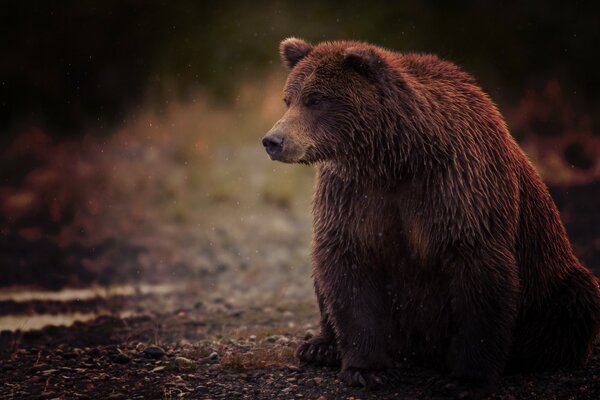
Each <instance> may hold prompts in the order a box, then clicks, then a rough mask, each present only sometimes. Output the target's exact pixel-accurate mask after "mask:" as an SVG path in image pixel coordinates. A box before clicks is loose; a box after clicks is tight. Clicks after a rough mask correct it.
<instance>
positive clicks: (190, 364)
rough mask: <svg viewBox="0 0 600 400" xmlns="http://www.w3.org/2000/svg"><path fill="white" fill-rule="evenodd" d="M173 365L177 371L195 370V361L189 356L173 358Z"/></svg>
mask: <svg viewBox="0 0 600 400" xmlns="http://www.w3.org/2000/svg"><path fill="white" fill-rule="evenodd" d="M173 367H175V369H177V370H178V371H182V372H193V371H195V370H196V363H195V362H194V361H192V360H190V359H189V358H185V357H175V360H173Z"/></svg>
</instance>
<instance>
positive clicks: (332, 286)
mask: <svg viewBox="0 0 600 400" xmlns="http://www.w3.org/2000/svg"><path fill="white" fill-rule="evenodd" d="M280 50H281V55H282V58H283V60H284V62H285V63H286V64H287V65H288V67H290V69H291V71H290V75H289V78H288V82H287V85H286V88H285V91H284V98H285V101H286V102H287V103H288V104H289V108H288V111H287V112H286V114H285V115H284V117H283V118H282V119H281V120H280V121H279V122H278V123H277V124H275V126H274V127H273V129H272V131H271V132H270V134H273V133H274V132H275V133H278V134H281V135H283V136H284V137H285V143H284V149H283V152H282V154H281V155H279V156H277V157H275V159H278V160H281V161H284V162H300V163H309V164H315V165H316V169H317V184H316V192H315V196H314V203H313V216H314V237H313V242H312V265H313V275H314V281H315V290H316V294H317V298H318V301H319V306H320V310H321V334H320V335H319V336H318V337H316V338H314V339H312V341H309V342H307V343H306V344H304V345H302V346H301V347H300V348H299V350H298V355H299V357H300V359H301V360H302V361H305V362H312V363H321V364H336V363H338V362H340V360H341V369H342V377H343V378H344V380H345V381H346V382H348V383H350V384H365V385H370V384H373V385H376V384H377V383H380V382H381V381H382V380H385V374H383V375H381V374H380V375H377V374H378V373H379V371H386V370H388V369H389V368H390V367H392V366H393V363H394V361H396V360H403V359H405V358H407V359H410V360H412V361H413V362H417V363H421V364H425V365H429V366H434V367H439V368H441V369H443V370H445V371H447V372H448V373H449V374H450V375H449V376H450V378H449V381H448V382H449V384H448V385H447V386H446V388H447V389H448V390H450V391H451V393H453V394H454V395H456V396H459V397H460V396H462V395H465V394H466V395H472V396H476V394H477V393H483V392H485V391H486V390H489V389H490V388H491V387H493V386H494V384H495V383H497V381H498V379H499V377H500V376H501V374H502V373H503V372H504V371H534V370H535V371H537V370H543V369H544V370H545V369H555V368H568V367H575V366H579V365H582V364H583V363H584V362H585V361H586V359H587V357H588V355H589V353H590V350H591V347H592V344H593V341H594V339H595V338H596V337H597V335H598V330H599V328H600V291H599V289H598V284H597V282H596V280H595V279H594V277H593V276H592V274H591V273H590V272H589V271H588V270H587V269H586V268H584V267H583V266H582V265H581V264H580V263H579V261H578V260H577V258H576V257H575V255H574V254H573V251H572V249H571V245H570V244H569V241H568V239H567V235H566V233H565V230H564V228H563V225H562V223H561V221H560V218H559V214H558V212H557V210H556V207H555V205H554V202H553V201H552V199H551V198H550V195H549V194H548V190H547V188H546V186H545V185H544V183H543V182H542V180H541V179H540V177H539V175H538V174H537V172H536V171H535V169H534V168H533V166H532V165H531V163H530V162H529V161H528V160H527V158H526V156H525V155H524V153H523V152H522V151H521V149H520V148H519V147H518V145H517V144H516V143H515V142H514V140H513V139H512V137H511V136H510V134H509V132H508V129H507V127H506V124H505V122H504V120H503V118H502V117H501V115H500V114H499V112H498V110H497V108H496V107H495V105H494V104H493V102H492V101H491V100H490V99H489V97H488V96H487V95H486V94H485V93H484V92H483V91H482V90H481V89H480V88H479V87H478V86H477V84H476V83H475V81H474V79H473V78H472V77H471V76H470V75H468V74H467V73H465V72H463V71H462V70H460V69H459V68H458V67H456V66H455V65H454V64H451V63H449V62H446V61H443V60H441V59H439V58H437V57H436V56H433V55H419V54H400V53H396V52H391V51H387V50H384V49H381V48H379V47H375V46H372V45H369V44H365V43H358V42H332V43H323V44H320V45H318V46H312V45H310V44H308V43H306V42H304V41H302V40H300V39H288V40H286V41H284V42H282V44H281V49H280ZM315 99H316V103H315Z"/></svg>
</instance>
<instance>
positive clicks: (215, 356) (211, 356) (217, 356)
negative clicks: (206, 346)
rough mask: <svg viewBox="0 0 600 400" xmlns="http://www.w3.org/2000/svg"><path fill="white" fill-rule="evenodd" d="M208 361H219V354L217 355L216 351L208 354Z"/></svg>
mask: <svg viewBox="0 0 600 400" xmlns="http://www.w3.org/2000/svg"><path fill="white" fill-rule="evenodd" d="M208 358H209V360H218V359H219V353H217V352H216V351H213V352H212V353H210V355H209V356H208Z"/></svg>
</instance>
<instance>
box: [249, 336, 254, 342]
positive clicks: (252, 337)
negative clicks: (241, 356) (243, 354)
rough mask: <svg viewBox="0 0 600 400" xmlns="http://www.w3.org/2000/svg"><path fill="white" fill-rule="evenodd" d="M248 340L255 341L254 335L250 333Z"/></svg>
mask: <svg viewBox="0 0 600 400" xmlns="http://www.w3.org/2000/svg"><path fill="white" fill-rule="evenodd" d="M248 340H249V341H251V342H256V335H250V337H249V338H248Z"/></svg>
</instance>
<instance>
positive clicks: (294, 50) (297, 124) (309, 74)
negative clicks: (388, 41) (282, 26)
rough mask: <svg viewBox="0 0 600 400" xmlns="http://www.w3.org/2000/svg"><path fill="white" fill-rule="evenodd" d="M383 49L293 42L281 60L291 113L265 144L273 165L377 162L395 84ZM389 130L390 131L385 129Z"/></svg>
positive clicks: (384, 142)
mask: <svg viewBox="0 0 600 400" xmlns="http://www.w3.org/2000/svg"><path fill="white" fill-rule="evenodd" d="M385 53H386V52H385V50H382V49H380V48H377V47H375V46H371V45H368V44H365V43H360V42H330V43H322V44H319V45H317V46H313V45H311V44H310V43H307V42H306V41H304V40H301V39H296V38H290V39H286V40H284V41H283V42H281V45H280V55H281V59H282V61H283V63H284V64H285V65H286V66H287V67H288V68H289V69H290V74H289V76H288V79H287V83H286V85H285V89H284V91H283V101H284V102H285V104H286V106H287V111H286V112H285V114H284V115H283V117H282V118H281V119H280V120H279V121H277V123H275V125H274V126H273V128H271V130H270V131H269V132H268V133H267V134H266V135H265V137H264V138H263V140H262V143H263V145H264V147H265V149H266V151H267V153H268V154H269V156H270V157H271V159H273V160H278V161H282V162H286V163H304V164H312V163H317V162H322V161H330V162H333V163H336V161H340V163H345V164H348V162H352V163H354V168H361V165H356V163H359V164H360V163H372V162H378V161H381V160H377V158H378V157H379V156H378V154H381V153H383V152H384V150H385V148H384V147H386V146H389V145H390V140H389V138H387V139H386V138H385V137H383V136H384V133H383V132H385V131H389V124H390V123H393V122H391V121H389V119H388V118H386V114H389V113H387V112H386V108H387V107H388V106H387V101H386V98H389V95H386V91H387V88H389V87H390V86H394V85H390V82H389V81H390V80H393V79H394V77H393V74H391V72H392V70H391V69H390V68H389V67H388V65H387V61H386V55H385ZM385 125H387V127H388V129H385Z"/></svg>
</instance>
